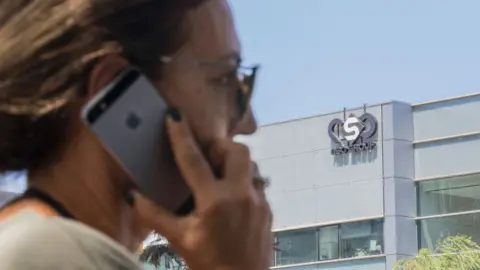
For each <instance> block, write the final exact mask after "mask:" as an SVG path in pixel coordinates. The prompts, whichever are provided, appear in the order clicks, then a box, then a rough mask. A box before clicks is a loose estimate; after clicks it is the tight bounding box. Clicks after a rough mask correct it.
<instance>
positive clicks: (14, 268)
mask: <svg viewBox="0 0 480 270" xmlns="http://www.w3.org/2000/svg"><path fill="white" fill-rule="evenodd" d="M122 248H123V247H121V246H119V245H118V244H116V243H115V242H114V241H113V240H111V239H109V238H108V237H106V236H104V235H103V234H101V233H100V232H97V231H95V230H93V229H91V228H89V227H87V226H85V225H83V224H81V223H78V222H74V221H68V220H65V219H61V218H58V217H45V216H41V215H38V214H36V213H34V212H31V211H25V212H21V213H18V214H17V215H15V216H14V217H12V218H9V219H7V220H5V221H2V222H0V262H2V263H1V264H2V267H6V268H5V269H9V270H24V269H25V270H27V269H28V270H30V269H39V270H44V269H45V270H47V269H48V270H56V269H59V270H60V269H61V270H63V269H72V270H77V269H82V270H83V269H88V270H95V269H102V270H110V269H112V270H113V269H116V270H120V269H122V270H137V269H140V268H139V267H138V264H137V263H136V261H135V260H134V258H133V256H132V255H131V254H130V253H129V252H128V251H127V250H122ZM2 269H4V268H2Z"/></svg>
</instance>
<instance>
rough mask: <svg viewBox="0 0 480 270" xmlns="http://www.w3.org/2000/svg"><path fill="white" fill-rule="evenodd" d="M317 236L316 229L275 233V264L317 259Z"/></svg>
mask: <svg viewBox="0 0 480 270" xmlns="http://www.w3.org/2000/svg"><path fill="white" fill-rule="evenodd" d="M317 238H318V237H317V230H316V229H309V230H298V231H288V232H280V233H277V235H276V242H277V252H276V253H277V254H276V256H275V257H276V265H285V264H296V263H305V262H314V261H317V260H318V251H317V250H318V247H317V243H318V242H317Z"/></svg>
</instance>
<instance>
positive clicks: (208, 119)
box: [160, 78, 230, 145]
mask: <svg viewBox="0 0 480 270" xmlns="http://www.w3.org/2000/svg"><path fill="white" fill-rule="evenodd" d="M195 81H196V82H198V81H201V80H198V78H195V79H193V78H191V79H190V80H188V79H186V78H185V79H184V80H178V81H177V82H176V83H173V84H163V85H162V86H161V88H160V89H162V90H161V95H162V96H163V97H164V98H165V100H166V101H167V103H168V104H169V106H172V107H175V108H177V109H179V110H180V111H181V112H182V114H183V116H184V117H185V119H187V121H188V123H189V126H190V128H191V129H192V132H193V133H194V134H195V137H196V138H197V140H198V141H199V142H200V143H201V144H202V145H208V144H210V143H211V142H212V141H213V140H216V139H223V138H226V137H227V136H228V130H229V125H230V123H229V122H230V121H229V116H228V112H227V110H228V108H227V107H228V106H227V104H226V102H225V100H224V99H225V98H224V97H223V96H222V95H220V94H218V95H217V93H216V91H215V90H213V89H209V87H208V86H206V84H205V83H192V82H195Z"/></svg>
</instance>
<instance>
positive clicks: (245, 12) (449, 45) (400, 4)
mask: <svg viewBox="0 0 480 270" xmlns="http://www.w3.org/2000/svg"><path fill="white" fill-rule="evenodd" d="M230 3H231V4H232V6H233V10H234V14H235V16H236V20H237V26H238V30H239V34H240V37H241V39H242V42H243V46H244V55H245V59H246V60H247V63H256V62H259V63H261V64H262V67H263V68H262V70H261V74H260V77H259V82H258V85H257V86H258V87H257V88H256V90H258V92H257V94H256V96H255V99H254V107H255V109H256V113H257V116H258V118H259V122H260V123H261V124H268V123H272V122H279V121H285V120H289V119H294V118H298V117H305V116H311V115H315V114H321V113H328V112H331V111H336V110H341V109H343V107H353V106H361V105H362V104H363V103H367V104H372V103H378V102H383V101H389V100H400V101H405V102H409V103H415V102H421V101H428V100H432V99H439V98H445V97H450V96H457V95H462V94H467V93H473V92H478V91H480V76H479V75H480V35H479V28H480V16H479V15H478V12H479V11H480V1H478V0H457V1H455V0H350V1H345V0H343V1H342V0H295V1H293V0H288V1H287V0H262V1H258V0H230Z"/></svg>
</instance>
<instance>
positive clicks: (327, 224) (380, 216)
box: [273, 215, 384, 232]
mask: <svg viewBox="0 0 480 270" xmlns="http://www.w3.org/2000/svg"><path fill="white" fill-rule="evenodd" d="M381 218H384V216H383V215H377V216H370V217H363V218H355V219H344V220H337V221H329V222H324V223H315V224H309V225H302V226H293V227H286V228H281V229H275V230H273V232H285V231H296V230H302V229H311V228H317V227H326V226H331V225H337V224H344V223H352V222H359V221H367V220H374V219H381Z"/></svg>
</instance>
